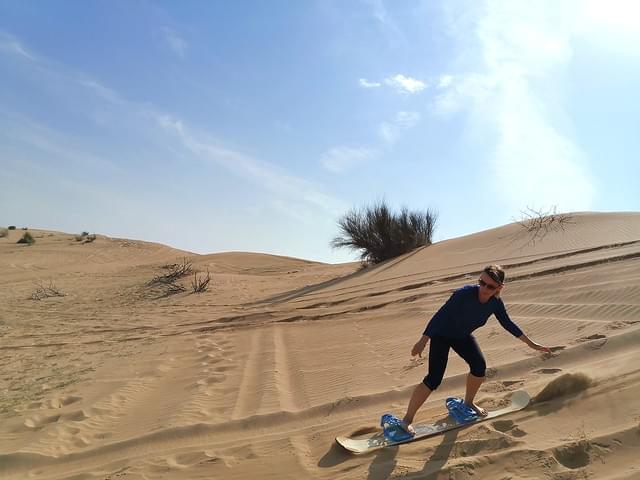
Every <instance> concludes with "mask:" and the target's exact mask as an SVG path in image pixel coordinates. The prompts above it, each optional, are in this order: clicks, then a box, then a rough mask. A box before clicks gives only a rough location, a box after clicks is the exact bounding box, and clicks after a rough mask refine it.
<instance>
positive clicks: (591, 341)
mask: <svg viewBox="0 0 640 480" xmlns="http://www.w3.org/2000/svg"><path fill="white" fill-rule="evenodd" d="M607 341H608V338H607V336H606V335H602V334H600V333H595V334H593V335H589V336H588V337H581V338H578V339H577V340H576V342H578V343H587V348H590V349H592V350H598V349H599V348H602V347H604V346H605V344H606V343H607Z"/></svg>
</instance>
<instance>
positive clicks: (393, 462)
mask: <svg viewBox="0 0 640 480" xmlns="http://www.w3.org/2000/svg"><path fill="white" fill-rule="evenodd" d="M459 432H460V430H451V431H448V432H446V433H444V434H443V435H442V442H440V445H438V446H437V447H436V448H435V449H434V450H433V453H432V454H431V456H430V457H429V458H428V459H427V460H426V462H425V464H424V467H423V468H422V470H420V471H418V472H411V471H407V472H397V471H396V472H395V473H396V474H401V475H403V478H420V479H425V480H429V479H433V480H435V479H436V477H437V474H438V472H440V470H442V468H443V467H444V466H445V465H446V463H447V461H448V460H449V456H450V455H451V451H452V450H453V447H454V445H455V442H456V439H457V437H458V433H459ZM400 448H401V446H392V447H387V448H381V449H379V450H376V451H375V452H372V453H370V454H363V455H354V454H351V453H349V452H347V451H346V450H344V449H343V448H342V447H340V446H339V445H338V444H335V443H334V444H333V445H332V446H331V448H330V449H329V451H328V452H327V453H326V454H325V455H324V456H323V457H322V458H321V459H320V461H319V462H318V467H320V468H331V467H335V466H337V465H340V464H342V463H345V462H349V460H353V459H354V458H361V459H366V458H367V457H369V458H371V457H374V458H373V461H372V462H371V464H370V465H369V472H368V474H367V479H368V480H386V479H388V478H390V477H391V475H392V474H393V473H394V471H395V470H396V467H397V463H398V462H397V459H396V457H397V455H398V452H399V451H400ZM360 465H361V463H356V462H352V465H351V466H345V468H343V469H342V472H343V473H344V472H348V471H349V470H351V469H356V468H358V467H359V466H360Z"/></svg>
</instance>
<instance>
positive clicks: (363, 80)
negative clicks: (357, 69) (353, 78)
mask: <svg viewBox="0 0 640 480" xmlns="http://www.w3.org/2000/svg"><path fill="white" fill-rule="evenodd" d="M358 83H359V84H360V86H361V87H363V88H377V87H381V86H382V84H381V83H380V82H370V81H369V80H367V79H366V78H361V79H359V80H358Z"/></svg>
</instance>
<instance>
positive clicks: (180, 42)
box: [162, 27, 188, 58]
mask: <svg viewBox="0 0 640 480" xmlns="http://www.w3.org/2000/svg"><path fill="white" fill-rule="evenodd" d="M162 34H163V35H164V39H165V41H166V42H167V44H168V45H169V47H170V48H171V50H173V52H174V53H175V54H177V55H178V56H179V57H181V58H184V55H185V52H186V50H187V47H188V44H187V42H186V41H185V40H184V39H183V38H182V37H180V36H179V35H178V34H177V33H176V31H175V30H173V29H171V28H169V27H162Z"/></svg>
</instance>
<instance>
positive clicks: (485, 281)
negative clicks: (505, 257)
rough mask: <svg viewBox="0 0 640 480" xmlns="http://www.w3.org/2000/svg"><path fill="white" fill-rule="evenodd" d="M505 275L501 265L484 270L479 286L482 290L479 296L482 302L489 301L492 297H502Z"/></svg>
mask: <svg viewBox="0 0 640 480" xmlns="http://www.w3.org/2000/svg"><path fill="white" fill-rule="evenodd" d="M504 280H505V274H504V270H503V269H502V267H501V266H500V265H489V266H487V267H485V268H484V269H483V270H482V273H481V274H480V278H479V279H478V285H480V289H479V291H478V296H479V298H480V301H481V302H483V303H484V302H486V301H488V300H489V299H490V298H491V297H498V298H499V297H500V292H501V290H502V287H503V286H504Z"/></svg>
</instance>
